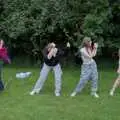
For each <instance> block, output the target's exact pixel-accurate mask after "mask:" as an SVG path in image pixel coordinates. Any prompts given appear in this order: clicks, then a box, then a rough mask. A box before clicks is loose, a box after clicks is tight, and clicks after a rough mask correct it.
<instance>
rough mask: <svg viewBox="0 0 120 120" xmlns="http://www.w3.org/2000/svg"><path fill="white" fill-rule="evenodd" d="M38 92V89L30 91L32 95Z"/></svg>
mask: <svg viewBox="0 0 120 120" xmlns="http://www.w3.org/2000/svg"><path fill="white" fill-rule="evenodd" d="M38 93H39V91H38V90H33V91H31V92H30V95H34V94H38Z"/></svg>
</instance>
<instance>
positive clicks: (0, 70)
mask: <svg viewBox="0 0 120 120" xmlns="http://www.w3.org/2000/svg"><path fill="white" fill-rule="evenodd" d="M2 90H4V85H3V82H2V64H0V91H2Z"/></svg>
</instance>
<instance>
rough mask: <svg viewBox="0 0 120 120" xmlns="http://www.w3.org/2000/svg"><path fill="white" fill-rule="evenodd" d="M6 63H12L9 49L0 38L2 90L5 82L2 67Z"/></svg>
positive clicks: (0, 79)
mask: <svg viewBox="0 0 120 120" xmlns="http://www.w3.org/2000/svg"><path fill="white" fill-rule="evenodd" d="M3 62H4V63H11V61H10V59H9V57H8V52H7V49H6V48H5V46H4V41H3V40H0V91H2V90H3V89H4V84H3V82H2V68H3Z"/></svg>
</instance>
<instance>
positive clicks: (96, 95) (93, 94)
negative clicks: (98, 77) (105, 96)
mask: <svg viewBox="0 0 120 120" xmlns="http://www.w3.org/2000/svg"><path fill="white" fill-rule="evenodd" d="M91 95H92V96H93V97H95V98H99V95H98V94H97V93H92V94H91Z"/></svg>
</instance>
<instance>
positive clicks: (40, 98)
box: [0, 66, 120, 120]
mask: <svg viewBox="0 0 120 120" xmlns="http://www.w3.org/2000/svg"><path fill="white" fill-rule="evenodd" d="M103 68H104V66H100V68H99V78H100V79H99V95H100V98H99V99H96V98H93V97H91V96H90V85H89V84H90V83H88V84H87V85H86V87H85V89H84V90H83V91H82V93H81V94H78V95H77V96H76V97H74V98H71V97H70V93H71V92H72V90H73V89H74V88H75V86H76V84H77V82H78V80H79V75H80V67H79V66H78V67H72V66H69V67H67V68H64V69H63V73H64V74H63V84H62V96H61V97H55V96H54V78H53V74H49V77H48V80H47V81H46V83H45V85H44V88H43V91H42V92H41V94H39V95H35V96H30V95H29V92H30V90H31V89H32V87H33V85H34V83H35V81H36V80H37V78H38V76H39V70H40V69H39V68H35V67H26V68H20V67H11V66H10V67H8V66H5V67H4V71H3V75H4V77H3V78H4V82H5V83H7V81H8V80H11V81H10V83H8V85H7V88H6V90H5V91H3V92H1V93H0V120H120V115H119V112H120V108H119V105H120V90H119V88H118V89H117V90H116V94H115V96H114V97H110V96H109V94H108V93H109V90H110V88H111V86H112V83H113V80H114V78H116V73H115V69H114V68H113V67H112V68H110V69H109V67H105V69H104V70H103ZM22 71H31V72H32V75H31V76H30V77H29V78H27V79H25V80H21V79H16V78H15V74H16V73H17V72H22Z"/></svg>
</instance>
